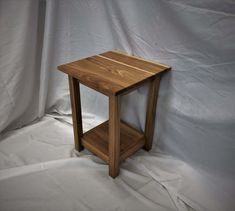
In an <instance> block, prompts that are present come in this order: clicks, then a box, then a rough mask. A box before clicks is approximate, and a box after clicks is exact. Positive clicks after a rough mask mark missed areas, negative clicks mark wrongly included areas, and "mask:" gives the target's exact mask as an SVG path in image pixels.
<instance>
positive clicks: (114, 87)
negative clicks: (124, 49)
mask: <svg viewBox="0 0 235 211" xmlns="http://www.w3.org/2000/svg"><path fill="white" fill-rule="evenodd" d="M58 69H59V70H61V71H63V72H65V73H67V74H68V75H70V76H72V77H74V78H77V79H78V80H79V82H80V83H82V84H84V85H86V86H88V87H90V88H92V89H95V90H96V91H98V92H101V93H103V94H105V95H108V96H110V95H118V94H121V93H123V92H126V91H128V89H133V88H134V87H135V86H138V85H140V84H142V83H143V82H145V81H146V80H148V79H150V78H152V77H154V76H155V75H156V74H159V73H160V72H163V71H165V70H168V69H169V67H168V66H165V65H162V64H157V63H151V62H149V61H145V60H143V59H140V58H137V57H131V56H127V55H125V54H121V53H118V52H115V51H109V52H106V53H103V54H100V55H95V56H91V57H88V58H85V59H81V60H78V61H75V62H71V63H68V64H64V65H60V66H58Z"/></svg>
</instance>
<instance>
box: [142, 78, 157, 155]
mask: <svg viewBox="0 0 235 211" xmlns="http://www.w3.org/2000/svg"><path fill="white" fill-rule="evenodd" d="M159 85H160V76H157V77H155V78H154V79H153V80H151V81H150V83H149V93H148V102H147V113H146V121H145V132H144V133H145V145H144V149H145V150H147V151H149V150H151V148H152V142H153V134H154V126H155V124H154V123H155V116H156V106H157V97H158V89H159Z"/></svg>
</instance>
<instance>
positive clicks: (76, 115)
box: [68, 76, 83, 151]
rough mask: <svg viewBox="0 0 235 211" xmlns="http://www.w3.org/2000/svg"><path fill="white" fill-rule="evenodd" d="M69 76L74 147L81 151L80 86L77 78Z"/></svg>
mask: <svg viewBox="0 0 235 211" xmlns="http://www.w3.org/2000/svg"><path fill="white" fill-rule="evenodd" d="M68 77H69V89H70V101H71V109H72V119H73V133H74V144H75V149H76V150H78V151H81V150H82V149H83V146H82V143H81V141H82V135H83V130H82V113H81V112H82V111H81V99H80V88H79V82H78V80H77V79H75V78H73V77H71V76H68Z"/></svg>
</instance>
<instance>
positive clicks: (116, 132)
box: [109, 96, 120, 178]
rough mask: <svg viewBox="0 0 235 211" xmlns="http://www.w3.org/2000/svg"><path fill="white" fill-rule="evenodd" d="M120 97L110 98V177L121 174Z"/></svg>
mask: <svg viewBox="0 0 235 211" xmlns="http://www.w3.org/2000/svg"><path fill="white" fill-rule="evenodd" d="M119 159H120V96H110V97H109V175H110V176H111V177H113V178H115V177H116V176H118V174H119V162H120V160H119Z"/></svg>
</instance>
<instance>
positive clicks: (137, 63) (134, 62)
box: [101, 51, 170, 74]
mask: <svg viewBox="0 0 235 211" xmlns="http://www.w3.org/2000/svg"><path fill="white" fill-rule="evenodd" d="M101 55H102V56H104V57H107V58H110V59H113V60H114V61H118V62H121V63H123V64H126V65H128V66H131V67H135V68H138V69H141V70H143V71H147V72H150V73H155V74H156V73H160V72H162V71H165V70H168V69H170V67H169V66H167V65H164V64H159V63H155V62H153V61H147V60H145V59H142V58H138V57H136V56H131V55H128V54H126V53H123V52H120V51H109V52H105V53H102V54H101Z"/></svg>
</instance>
